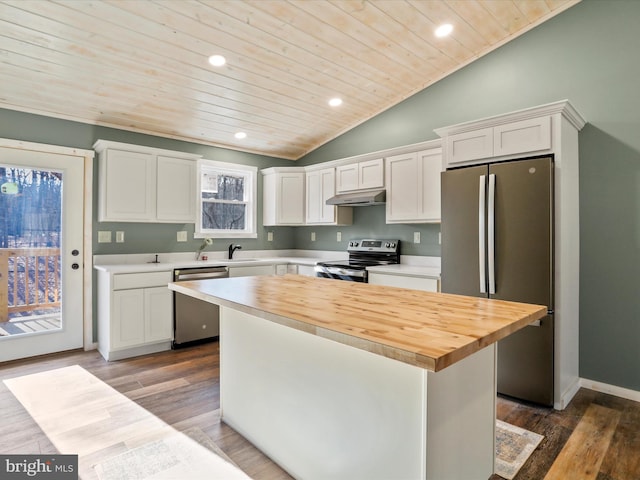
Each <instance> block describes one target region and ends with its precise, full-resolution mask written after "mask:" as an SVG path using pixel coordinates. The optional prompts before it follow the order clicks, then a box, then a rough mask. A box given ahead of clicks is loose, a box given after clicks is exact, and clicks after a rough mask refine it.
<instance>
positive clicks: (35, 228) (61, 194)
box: [0, 140, 93, 361]
mask: <svg viewBox="0 0 640 480" xmlns="http://www.w3.org/2000/svg"><path fill="white" fill-rule="evenodd" d="M92 157H93V152H91V151H77V150H73V149H68V148H62V147H55V146H47V145H39V144H26V143H24V142H14V141H11V140H0V361H7V360H14V359H19V358H25V357H30V356H35V355H43V354H47V353H53V352H59V351H64V350H71V349H76V348H82V347H83V346H85V321H84V318H85V310H86V308H85V272H84V270H85V244H84V242H85V238H84V230H85V228H84V223H85V194H84V190H85V189H84V185H85V166H86V164H87V163H90V159H91V158H92ZM89 250H90V246H89ZM86 267H87V268H89V269H90V268H91V264H90V262H89V263H88V264H87V265H86ZM89 298H90V297H89Z"/></svg>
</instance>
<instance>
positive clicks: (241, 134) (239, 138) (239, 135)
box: [234, 132, 247, 140]
mask: <svg viewBox="0 0 640 480" xmlns="http://www.w3.org/2000/svg"><path fill="white" fill-rule="evenodd" d="M234 137H236V138H237V139H238V140H242V139H243V138H247V134H246V133H244V132H238V133H236V134H235V135H234Z"/></svg>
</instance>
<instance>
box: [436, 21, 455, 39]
mask: <svg viewBox="0 0 640 480" xmlns="http://www.w3.org/2000/svg"><path fill="white" fill-rule="evenodd" d="M451 32H453V25H451V24H450V23H445V24H443V25H440V26H439V27H438V28H436V31H435V34H436V37H446V36H447V35H449V34H450V33H451Z"/></svg>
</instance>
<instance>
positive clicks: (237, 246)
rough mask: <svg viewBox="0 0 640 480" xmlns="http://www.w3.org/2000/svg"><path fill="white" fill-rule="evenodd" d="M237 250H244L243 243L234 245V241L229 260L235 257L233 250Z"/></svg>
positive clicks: (230, 248) (230, 247)
mask: <svg viewBox="0 0 640 480" xmlns="http://www.w3.org/2000/svg"><path fill="white" fill-rule="evenodd" d="M236 250H242V245H234V244H233V243H232V244H231V245H229V260H232V259H233V252H235V251H236Z"/></svg>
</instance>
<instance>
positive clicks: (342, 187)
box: [336, 163, 360, 193]
mask: <svg viewBox="0 0 640 480" xmlns="http://www.w3.org/2000/svg"><path fill="white" fill-rule="evenodd" d="M358 177H359V174H358V164H357V163H353V164H350V165H340V166H339V167H336V191H337V192H338V193H342V192H350V191H352V190H358V189H359V188H360V182H359V180H358Z"/></svg>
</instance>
